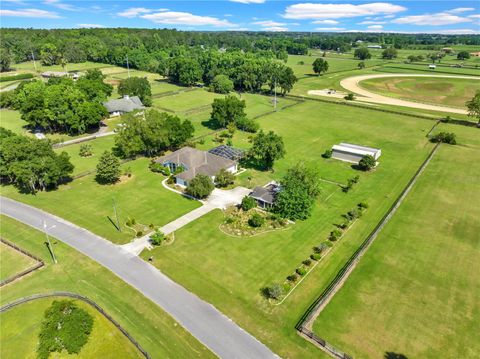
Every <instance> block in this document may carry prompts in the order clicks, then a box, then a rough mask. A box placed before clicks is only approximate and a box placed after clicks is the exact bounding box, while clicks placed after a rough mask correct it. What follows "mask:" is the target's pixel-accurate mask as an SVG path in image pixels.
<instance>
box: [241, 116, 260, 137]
mask: <svg viewBox="0 0 480 359" xmlns="http://www.w3.org/2000/svg"><path fill="white" fill-rule="evenodd" d="M235 124H236V126H237V128H238V129H239V130H242V131H245V132H250V133H255V132H257V131H258V130H259V129H260V125H259V124H258V122H257V121H255V120H252V119H249V118H247V117H240V118H239V119H237V121H236V122H235Z"/></svg>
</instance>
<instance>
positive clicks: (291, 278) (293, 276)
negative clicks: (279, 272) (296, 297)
mask: <svg viewBox="0 0 480 359" xmlns="http://www.w3.org/2000/svg"><path fill="white" fill-rule="evenodd" d="M297 279H298V276H297V273H293V274H290V275H289V276H288V277H287V280H288V281H289V282H294V283H295V282H296V281H297Z"/></svg>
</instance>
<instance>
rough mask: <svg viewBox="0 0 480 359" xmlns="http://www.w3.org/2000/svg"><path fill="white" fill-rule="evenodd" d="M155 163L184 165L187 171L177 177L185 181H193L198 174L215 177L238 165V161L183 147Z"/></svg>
mask: <svg viewBox="0 0 480 359" xmlns="http://www.w3.org/2000/svg"><path fill="white" fill-rule="evenodd" d="M155 162H158V163H161V164H166V163H175V164H176V165H182V166H183V167H185V168H186V171H183V172H181V173H179V174H178V175H176V177H178V178H180V179H183V180H184V181H189V180H191V179H192V178H194V177H195V176H196V175H197V174H202V175H206V176H215V175H216V174H217V173H218V172H219V171H220V170H221V169H222V168H223V169H227V168H229V167H232V166H234V165H236V163H237V162H236V161H232V160H229V159H227V158H223V157H220V156H217V155H214V154H212V153H209V152H206V151H201V150H197V149H195V148H192V147H183V148H181V149H179V150H177V151H175V152H172V153H171V154H169V155H166V156H162V157H160V158H158V159H157V160H155Z"/></svg>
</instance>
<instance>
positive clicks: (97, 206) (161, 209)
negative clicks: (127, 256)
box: [1, 158, 200, 244]
mask: <svg viewBox="0 0 480 359" xmlns="http://www.w3.org/2000/svg"><path fill="white" fill-rule="evenodd" d="M149 161H150V160H149V159H146V158H141V159H138V160H135V161H131V162H128V163H126V164H123V165H122V170H124V169H126V168H130V169H131V171H132V177H131V178H123V179H122V180H121V181H120V182H118V183H117V184H114V185H100V184H98V183H97V182H96V181H95V175H94V174H92V175H88V176H85V177H81V178H79V179H76V180H74V181H72V182H70V183H67V184H65V185H61V186H59V188H58V189H57V190H52V191H47V192H39V193H37V194H35V195H31V194H22V193H20V192H19V191H18V190H17V189H16V188H14V187H13V186H10V185H4V186H3V187H2V189H1V191H2V195H3V196H7V197H10V198H13V199H16V200H18V201H22V202H25V203H27V204H30V205H32V206H35V207H38V208H41V209H43V210H45V211H47V212H50V213H53V214H55V215H58V216H59V217H62V218H65V219H66V220H68V221H71V222H73V223H75V224H77V225H79V226H81V227H83V228H86V229H88V230H90V231H92V232H93V233H95V234H98V235H100V236H102V237H104V238H106V239H109V240H111V241H112V242H115V243H122V244H123V243H127V242H129V241H130V240H132V239H133V238H134V235H135V234H134V233H133V231H132V230H130V229H129V228H127V227H126V226H125V225H124V224H125V222H126V221H127V220H128V218H134V219H135V220H136V221H137V222H138V223H141V224H144V225H150V224H154V225H155V226H162V225H165V224H167V223H168V222H171V221H173V220H174V219H176V218H178V217H180V216H181V215H183V214H185V213H187V212H189V211H191V210H192V209H194V208H197V207H198V206H200V204H199V202H197V201H193V200H190V199H186V198H184V197H182V196H180V195H179V194H177V193H174V192H172V191H169V190H167V189H165V188H164V187H163V186H162V184H161V182H162V180H163V179H164V177H162V176H161V175H160V174H157V173H153V172H151V171H150V170H149V169H148V163H149ZM113 201H115V203H116V207H117V213H118V216H119V221H120V225H121V228H122V231H121V232H119V231H117V229H116V228H115V226H114V225H113V224H112V223H111V221H110V220H109V218H110V219H111V220H112V221H113V222H116V219H115V213H114V208H113Z"/></svg>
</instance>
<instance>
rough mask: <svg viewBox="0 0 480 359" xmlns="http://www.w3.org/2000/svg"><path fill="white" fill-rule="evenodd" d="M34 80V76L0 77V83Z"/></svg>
mask: <svg viewBox="0 0 480 359" xmlns="http://www.w3.org/2000/svg"><path fill="white" fill-rule="evenodd" d="M31 78H33V74H18V75H13V76H2V77H0V82H7V81H15V80H26V79H31Z"/></svg>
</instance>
